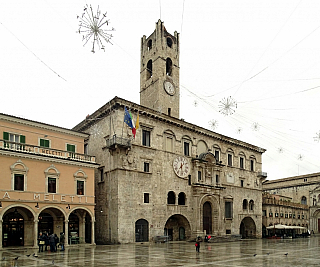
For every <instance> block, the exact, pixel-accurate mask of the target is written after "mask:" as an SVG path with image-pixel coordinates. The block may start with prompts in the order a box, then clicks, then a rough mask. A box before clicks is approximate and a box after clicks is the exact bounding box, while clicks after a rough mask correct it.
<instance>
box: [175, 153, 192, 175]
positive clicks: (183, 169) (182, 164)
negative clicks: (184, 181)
mask: <svg viewBox="0 0 320 267" xmlns="http://www.w3.org/2000/svg"><path fill="white" fill-rule="evenodd" d="M173 170H174V172H175V173H176V175H178V176H179V177H187V176H188V174H189V172H190V166H189V161H188V160H187V159H186V158H185V157H182V156H179V157H176V158H175V159H174V160H173Z"/></svg>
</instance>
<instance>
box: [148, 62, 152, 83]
mask: <svg viewBox="0 0 320 267" xmlns="http://www.w3.org/2000/svg"><path fill="white" fill-rule="evenodd" d="M151 77H152V60H151V59H150V60H149V61H148V63H147V80H148V79H150V78H151Z"/></svg>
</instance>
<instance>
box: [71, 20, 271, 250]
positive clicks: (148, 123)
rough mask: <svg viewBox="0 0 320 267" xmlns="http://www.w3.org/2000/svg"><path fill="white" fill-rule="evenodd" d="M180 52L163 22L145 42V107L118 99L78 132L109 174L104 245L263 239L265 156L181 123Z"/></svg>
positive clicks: (101, 177)
mask: <svg viewBox="0 0 320 267" xmlns="http://www.w3.org/2000/svg"><path fill="white" fill-rule="evenodd" d="M179 50H180V47H179V34H178V33H177V32H175V33H174V35H172V34H170V33H168V32H167V30H166V28H165V27H164V24H163V22H161V21H160V20H159V21H158V22H157V23H156V29H155V31H154V32H153V33H152V34H151V35H150V36H149V37H146V36H143V37H142V40H141V65H140V103H141V105H138V104H135V103H133V102H130V101H127V100H124V99H121V98H118V97H115V98H113V99H112V100H111V101H109V102H108V103H106V104H105V105H104V106H103V107H101V108H99V109H98V110H97V111H95V112H94V113H93V114H91V115H90V116H89V117H88V118H86V119H85V120H84V121H82V122H81V123H79V124H78V125H77V126H76V127H74V130H76V131H81V132H82V131H83V132H86V133H88V134H89V135H90V137H89V140H88V151H89V154H92V155H95V156H96V159H97V162H99V163H100V164H101V166H100V167H99V169H98V171H97V172H96V178H95V184H96V193H95V195H96V203H97V209H96V242H97V243H101V244H105V243H109V242H111V243H117V242H120V243H127V242H144V241H151V240H154V238H155V237H157V236H168V237H169V238H170V239H172V240H189V239H193V238H196V237H197V236H199V235H200V236H204V235H205V234H210V235H213V236H232V235H241V236H242V237H244V238H246V237H261V236H262V215H261V211H262V198H261V194H262V181H263V180H264V179H265V178H266V174H265V173H262V172H261V170H262V162H261V155H262V153H263V152H265V150H264V149H262V148H260V147H257V146H254V145H251V144H248V143H245V142H242V141H239V140H236V139H233V138H230V137H227V136H224V135H221V134H218V133H216V132H213V131H210V130H207V129H204V128H202V127H199V126H197V125H194V124H191V123H188V122H186V121H185V120H183V119H180V118H179V108H180V104H179V103H180V86H179V72H180V67H179ZM195 52H196V51H195ZM125 108H126V109H127V110H128V111H129V112H130V113H131V115H132V117H133V120H134V122H133V125H132V126H135V125H136V121H139V128H138V129H137V130H136V136H135V138H134V136H133V133H134V130H133V131H132V130H131V129H130V127H128V125H127V124H126V123H125V122H124V114H125V111H124V109H125ZM195 115H196V114H195ZM197 115H198V116H208V114H197ZM128 117H130V116H129V115H128V116H126V121H127V122H128V124H130V121H131V120H130V118H128ZM245 203H247V204H246V205H244V204H245ZM100 210H102V211H103V212H99V211H100Z"/></svg>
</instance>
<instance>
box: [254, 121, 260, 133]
mask: <svg viewBox="0 0 320 267" xmlns="http://www.w3.org/2000/svg"><path fill="white" fill-rule="evenodd" d="M252 129H253V130H254V131H259V129H260V125H259V123H257V122H254V123H253V124H252Z"/></svg>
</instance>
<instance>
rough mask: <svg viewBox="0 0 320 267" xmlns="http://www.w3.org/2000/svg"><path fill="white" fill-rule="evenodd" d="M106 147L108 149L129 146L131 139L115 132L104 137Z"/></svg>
mask: <svg viewBox="0 0 320 267" xmlns="http://www.w3.org/2000/svg"><path fill="white" fill-rule="evenodd" d="M105 147H106V148H108V149H112V150H114V149H116V148H117V147H124V148H130V147H131V140H130V139H128V138H124V137H119V136H117V135H116V134H115V135H113V136H111V137H110V138H108V139H106V146H105Z"/></svg>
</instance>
